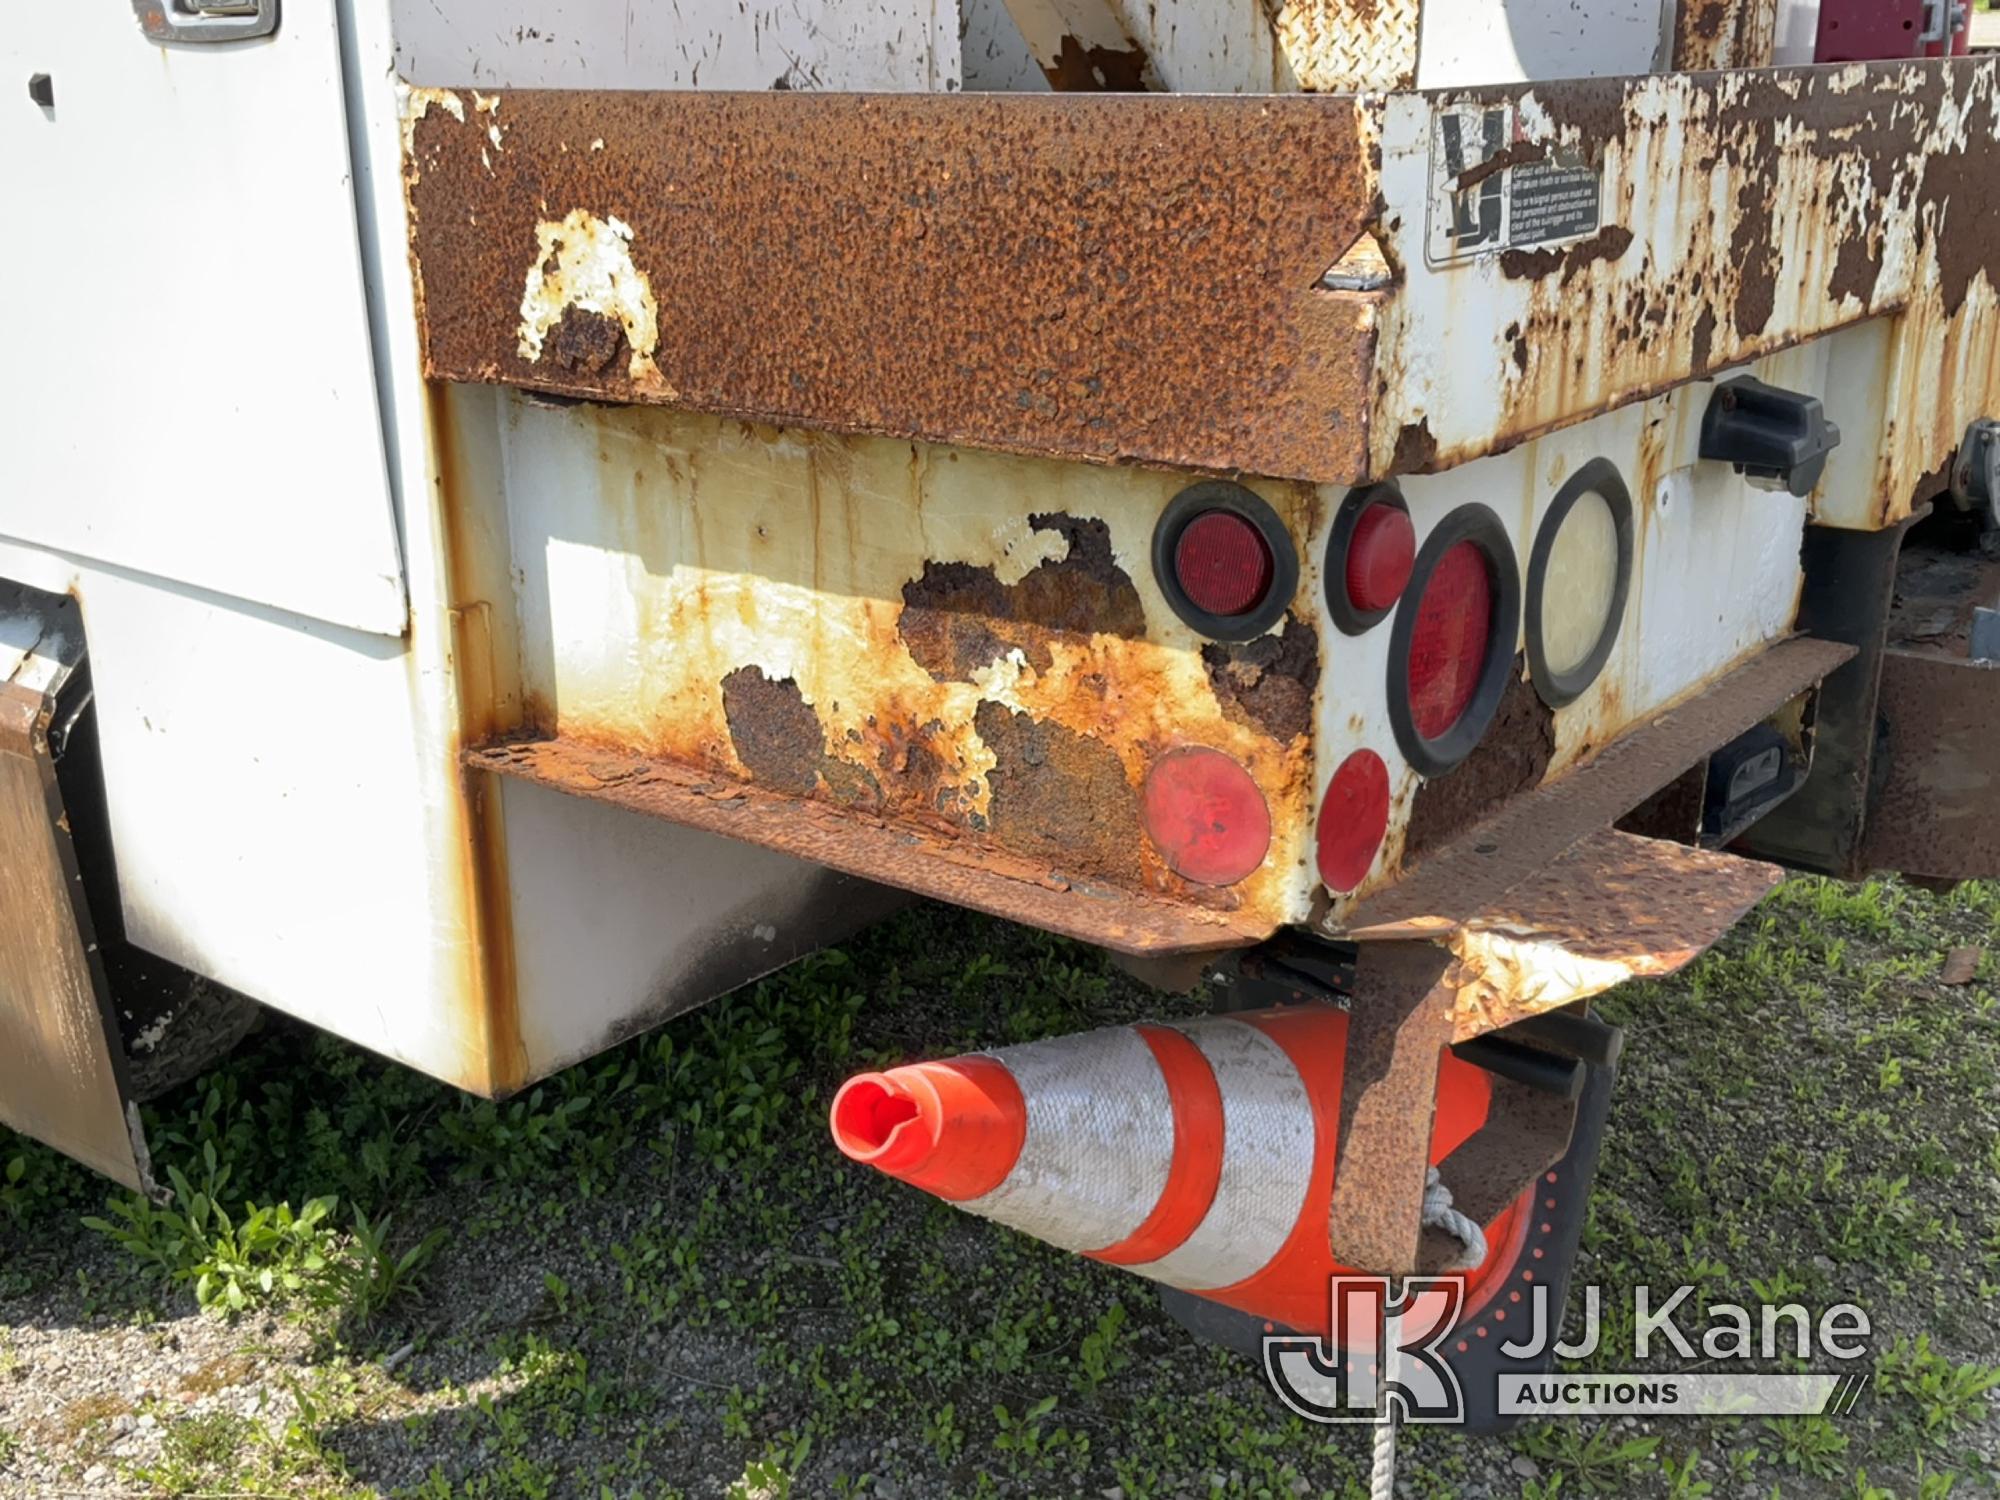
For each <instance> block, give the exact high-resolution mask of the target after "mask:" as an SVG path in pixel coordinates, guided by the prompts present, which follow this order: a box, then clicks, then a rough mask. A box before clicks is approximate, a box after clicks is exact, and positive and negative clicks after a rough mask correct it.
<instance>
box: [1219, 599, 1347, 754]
mask: <svg viewBox="0 0 2000 1500" xmlns="http://www.w3.org/2000/svg"><path fill="white" fill-rule="evenodd" d="M1201 661H1202V665H1203V666H1204V667H1206V668H1207V669H1208V682H1209V686H1210V687H1212V688H1214V689H1215V701H1216V702H1217V703H1219V704H1221V705H1222V711H1223V713H1224V714H1225V715H1227V716H1228V717H1229V718H1230V719H1233V720H1234V721H1235V722H1236V723H1238V724H1243V725H1246V726H1248V727H1249V728H1251V729H1256V730H1260V731H1262V732H1263V733H1265V734H1268V735H1270V736H1271V738H1272V739H1274V740H1276V741H1277V742H1278V743H1279V744H1281V745H1283V744H1288V743H1290V742H1291V741H1292V740H1294V739H1296V738H1298V737H1299V736H1300V735H1303V734H1307V733H1310V732H1311V730H1312V710H1313V687H1314V685H1315V684H1316V683H1317V682H1318V681H1319V635H1318V633H1317V632H1316V631H1314V629H1313V628H1312V626H1311V625H1309V624H1307V623H1306V622H1305V621H1304V620H1301V619H1300V618H1299V617H1298V616H1297V615H1288V616H1287V617H1286V619H1285V629H1284V633H1283V634H1282V635H1265V636H1259V637H1258V638H1257V639H1256V640H1254V641H1246V642H1244V643H1243V644H1242V645H1230V644H1227V643H1224V642H1221V641H1215V642H1211V643H1210V644H1208V645H1206V646H1203V647H1202V648H1201Z"/></svg>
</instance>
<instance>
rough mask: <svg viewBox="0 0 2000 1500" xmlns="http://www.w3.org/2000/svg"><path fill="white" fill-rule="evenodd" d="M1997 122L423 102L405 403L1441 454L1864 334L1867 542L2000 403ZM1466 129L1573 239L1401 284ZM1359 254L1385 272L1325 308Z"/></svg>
mask: <svg viewBox="0 0 2000 1500" xmlns="http://www.w3.org/2000/svg"><path fill="white" fill-rule="evenodd" d="M1997 94H2000V62H1996V61H1995V60H1992V59H1969V60H1958V61H1930V62H1907V63H1892V64H1878V65H1871V66H1866V67H1863V66H1856V67H1849V68H1841V69H1809V70H1789V71H1776V72H1754V71H1753V72H1742V73H1730V74H1724V75H1714V74H1675V75H1665V76H1651V77H1645V78H1632V79H1601V80H1600V79H1586V80H1572V81H1566V82H1556V83H1547V84H1539V85H1534V86H1532V87H1528V88H1523V87H1521V86H1518V85H1517V86H1513V87H1509V88H1505V89H1478V90H1468V91H1458V92H1451V93H1444V94H1434V95H1427V94H1392V95H1387V96H1358V97H1350V96H1317V97H1282V98H1281V97H1273V98H1264V99H1244V98H1221V97H1204V98H1192V97H1189V98H1177V97H1161V96H1124V97H1105V96H1095V97H1092V96H1071V97H1063V96H1051V97H1046V98H1026V97H1016V98H992V97H985V98H970V97H947V98H921V97H911V98H895V99H888V98H866V97H856V96H836V95H808V94H784V93H781V94H771V95H759V96H731V95H701V94H673V95H662V94H592V93H545V94H543V93H520V94H508V95H502V96H487V95H458V94H451V93H444V92H440V91H417V92H414V93H413V94H412V95H411V97H410V100H409V103H408V111H407V119H408V128H409V139H410V145H409V151H408V156H407V161H406V169H407V172H408V176H409V186H410V200H411V204H412V209H413V213H414V226H413V230H412V235H413V248H414V251H415V259H416V264H417V270H418V274H419V277H420V282H421V288H422V293H423V299H424V323H425V335H426V353H427V360H428V367H429V369H430V371H431V373H433V374H434V375H439V376H443V377H447V378H451V379H458V380H485V381H502V382H508V383H513V384H519V385H527V386H534V387H540V388H543V389H548V390H554V391H560V392H564V393H568V394H574V395H586V396H596V397H600V398H607V399H612V400H618V401H641V402H652V403H661V404H669V405H679V406H683V407H689V408H694V409H700V410H708V411H717V412H726V413H734V414H742V415H750V416H757V417H760V418H765V419H771V420H785V421H790V422H795V423H800V424H803V425H807V426H817V427H828V428H836V429H842V430H850V431H868V432H882V433H893V434H897V435H903V436H921V437H927V438H932V439H938V440H943V441H949V442H954V443H960V444H966V445H972V446H981V447H993V448H1002V449H1009V450H1014V451H1023V452H1034V453H1043V454H1051V455H1055V456H1060V457H1065V458H1075V459H1086V460H1094V461H1111V462H1115V461H1124V460H1134V461H1142V462H1147V463H1157V464H1164V465H1172V466H1179V467H1190V468H1208V469H1217V470H1241V471H1248V472H1255V473H1264V474H1270V475H1276V476H1283V477H1293V478H1305V479H1313V480H1318V481H1324V482H1349V481H1353V480H1358V479H1362V478H1367V477H1373V476H1377V475H1380V474H1383V473H1388V472H1407V471H1411V470H1432V469H1438V468H1445V467H1449V466H1451V465H1454V464H1458V463H1462V462H1464V461H1466V460H1467V459H1470V458H1472V457H1475V456H1478V455H1480V454H1483V453H1489V452H1493V451H1496V450H1499V449H1504V448H1507V447H1509V446H1511V445H1513V444H1515V443H1518V442H1520V441H1522V440H1523V439H1524V438H1527V437H1529V436H1531V435H1533V434H1536V433H1540V432H1543V431H1547V430H1549V429H1551V428H1554V427H1559V426H1562V425H1565V424H1568V423H1572V422H1576V421H1579V420H1581V419H1583V418H1585V417H1587V416H1590V415H1592V414H1593V413H1596V412H1599V411H1602V410H1604V409H1606V408H1609V407H1612V406H1616V405H1620V404H1623V403H1627V402H1631V401H1634V400H1637V399H1640V398H1642V397H1644V396H1647V395H1649V394H1652V393H1655V392H1658V391H1662V390H1665V389H1668V388H1671V387H1672V386H1674V385H1676V384H1679V383H1682V382H1684V381H1687V380H1689V379H1690V378H1694V377H1698V376H1701V375H1703V374H1706V373H1708V372H1710V371H1713V370H1716V369H1719V368H1722V367H1725V366H1728V365H1732V364H1736V363H1740V362H1742V361H1745V360H1748V359H1752V358H1756V357H1758V356H1760V355H1764V354H1767V353H1769V352H1771V351H1774V350H1779V349H1784V348H1788V347H1790V346H1792V345H1794V344H1797V343H1799V342H1801V341H1802V340H1806V339H1809V338H1812V337H1814V336H1816V335H1819V334H1822V333H1825V332H1827V331H1829V330H1833V329H1837V328H1842V327H1845V326H1847V325H1849V324H1853V323H1856V322H1858V321H1860V320H1863V319H1866V318H1870V317H1874V316H1879V315H1884V314H1890V315H1893V316H1894V319H1895V321H1894V324H1893V327H1892V333H1891V336H1890V337H1889V338H1888V339H1886V340H1884V341H1883V347H1882V350H1881V351H1880V357H1881V358H1882V359H1883V360H1884V361H1885V364H1884V366H1883V370H1882V372H1881V374H1882V377H1883V378H1882V380H1881V381H1878V382H1876V383H1877V384H1881V385H1883V387H1884V389H1886V390H1888V391H1889V392H1890V395H1889V398H1888V400H1889V405H1890V413H1889V414H1890V416H1891V417H1893V420H1885V421H1884V422H1883V423H1881V424H1879V426H1880V430H1881V434H1882V436H1881V438H1880V440H1879V441H1874V440H1872V438H1864V437H1861V436H1859V435H1858V434H1857V435H1855V436H1852V437H1850V444H1851V445H1855V444H1860V443H1867V444H1868V446H1867V449H1866V452H1865V454H1862V455H1861V456H1859V457H1855V456H1852V455H1851V456H1850V458H1849V460H1848V461H1847V466H1848V467H1849V468H1850V469H1852V471H1853V473H1854V476H1855V477H1854V478H1853V480H1852V481H1851V482H1847V483H1845V484H1844V485H1843V486H1842V488H1841V489H1840V492H1839V494H1838V495H1837V496H1836V495H1833V494H1831V492H1830V493H1829V496H1828V498H1827V499H1826V501H1825V502H1824V503H1823V505H1822V508H1821V511H1820V517H1821V519H1822V520H1825V521H1828V522H1831V523H1833V524H1838V525H1845V526H1857V527H1864V528H1865V527H1872V526H1877V525H1881V524H1886V523H1887V522H1889V521H1893V520H1894V519H1896V518H1897V517H1898V516H1900V515H1902V514H1906V513H1907V512H1908V508H1909V506H1910V504H1911V503H1912V497H1913V496H1914V495H1915V494H1916V492H1917V490H1918V488H1919V485H1920V482H1921V481H1922V479H1923V477H1924V476H1925V475H1926V474H1928V473H1930V472H1931V471H1932V470H1934V469H1937V468H1938V467H1939V465H1940V464H1941V462H1942V461H1943V459H1944V457H1945V455H1946V454H1948V453H1949V451H1950V449H1951V447H1952V446H1953V445H1954V444H1955V443H1956V442H1957V439H1958V435H1959V433H1960V432H1962V431H1963V428H1964V425H1965V422H1966V421H1967V420H1969V418H1970V416H1972V415H1977V414H1979V413H1980V412H1982V411H1984V410H1986V409H1989V408H1991V407H1992V406H1994V405H1995V404H1996V403H1997V402H2000V358H1996V357H1995V351H1996V348H2000V309H1996V302H1995V296H1994V289H1993V272H1992V271H1991V270H1990V269H1989V266H1990V263H1991V262H1992V261H1993V259H1994V257H1995V256H1996V254H2000V230H1996V228H1995V225H1994V223H1993V219H1992V215H1993V212H1994V210H1993V208H1992V195H1991V194H1990V193H1987V192H1985V191H1984V186H1983V185H1984V184H1986V183H1989V182H1990V181H1991V180H1992V178H1993V176H1994V174H1995V171H1996V164H2000V102H1996V95H1997ZM1482 109H1491V110H1496V111H1501V112H1503V113H1504V114H1505V116H1506V118H1507V120H1508V121H1509V122H1511V124H1510V128H1509V129H1508V131H1507V132H1506V134H1507V139H1508V140H1509V142H1510V144H1509V146H1508V147H1507V152H1506V155H1505V159H1504V160H1503V159H1502V158H1500V157H1495V158H1494V159H1493V162H1482V163H1480V164H1479V165H1478V166H1477V167H1474V168H1471V169H1469V173H1468V177H1469V174H1470V173H1473V172H1476V173H1484V174H1489V176H1491V179H1492V180H1494V181H1505V180H1508V179H1507V177H1506V174H1508V173H1510V172H1519V171H1523V170H1526V169H1529V168H1532V167H1535V166H1538V165H1540V164H1542V163H1545V162H1552V161H1559V162H1574V163H1576V164H1577V169H1578V170H1580V171H1585V172H1588V173H1590V174H1592V175H1594V177H1595V179H1596V183H1597V188H1598V195H1599V200H1600V203H1601V206H1602V207H1601V212H1602V224H1601V227H1600V228H1599V229H1598V231H1597V232H1596V233H1594V234H1590V235H1588V236H1586V237H1584V238H1580V239H1570V240H1565V241H1562V242H1560V243H1556V244H1554V245H1552V246H1549V247H1546V248H1538V247H1534V246H1523V245H1514V246H1512V247H1502V246H1500V245H1498V244H1496V245H1494V246H1493V247H1491V250H1490V252H1482V253H1480V254H1478V255H1474V256H1471V257H1470V258H1468V259H1466V260H1464V261H1463V262H1454V263H1452V264H1449V265H1442V264H1441V265H1432V264H1430V263H1429V262H1428V261H1427V259H1426V257H1427V253H1428V251H1427V244H1428V241H1427V234H1428V229H1427V226H1428V225H1429V223H1430V222H1431V215H1432V210H1433V207H1434V205H1433V203H1432V198H1433V196H1434V194H1433V176H1432V143H1433V134H1434V124H1435V121H1436V120H1437V119H1438V118H1439V115H1440V112H1447V111H1454V110H1474V111H1477V110H1482ZM1495 163H1498V165H1495ZM1487 180H1488V179H1487V177H1480V178H1479V179H1477V180H1467V179H1464V178H1462V179H1461V181H1460V184H1459V190H1460V191H1464V192H1471V191H1474V190H1476V189H1483V188H1484V186H1485V184H1486V181H1487ZM746 225H747V226H755V227H754V232H748V233H746V232H745V230H744V226H746ZM1370 228H1373V229H1375V230H1377V231H1378V232H1379V234H1378V237H1379V238H1380V240H1381V243H1382V245H1383V248H1384V250H1385V251H1386V252H1387V253H1388V256H1389V260H1390V262H1391V264H1392V265H1393V266H1395V267H1396V268H1397V270H1398V273H1399V275H1400V278H1401V279H1400V280H1399V281H1397V282H1396V283H1394V284H1393V285H1391V286H1390V287H1388V288H1386V289H1384V290H1382V291H1379V292H1373V293H1351V292H1349V293H1339V292H1327V291H1319V290H1314V288H1315V286H1316V285H1317V283H1318V281H1319V279H1320V277H1321V275H1322V274H1323V273H1324V272H1325V271H1326V269H1327V268H1328V267H1330V266H1331V265H1333V264H1334V263H1335V262H1336V261H1337V260H1338V259H1339V258H1340V257H1341V256H1342V255H1343V254H1344V253H1345V252H1346V250H1347V249H1348V247H1349V246H1350V245H1351V244H1352V243H1353V242H1354V240H1355V239H1356V238H1357V236H1358V235H1359V234H1360V233H1361V232H1362V231H1363V230H1364V229H1370ZM1836 415H1837V414H1836ZM1864 460H1865V461H1864Z"/></svg>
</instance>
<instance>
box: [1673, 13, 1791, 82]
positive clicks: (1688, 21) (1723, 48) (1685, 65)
mask: <svg viewBox="0 0 2000 1500" xmlns="http://www.w3.org/2000/svg"><path fill="white" fill-rule="evenodd" d="M1777 31H1778V0H1679V3H1678V5H1677V7H1676V9H1675V13H1674V30H1673V46H1672V51H1671V57H1672V62H1673V69H1674V71H1675V72H1677V73H1704V72H1709V71H1712V70H1714V69H1718V68H1766V67H1769V66H1770V65H1771V51H1772V47H1773V44H1774V43H1775V42H1776V41H1777Z"/></svg>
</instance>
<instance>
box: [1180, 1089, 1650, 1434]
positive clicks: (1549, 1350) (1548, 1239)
mask: <svg viewBox="0 0 2000 1500" xmlns="http://www.w3.org/2000/svg"><path fill="white" fill-rule="evenodd" d="M1615 1075H1616V1069H1615V1068H1614V1067H1610V1066H1603V1067H1592V1068H1590V1069H1589V1070H1588V1071H1587V1075H1586V1080H1585V1083H1584V1087H1583V1093H1582V1096H1581V1098H1580V1099H1579V1100H1578V1103H1577V1112H1576V1124H1575V1127H1574V1128H1573V1130H1572V1131H1571V1133H1570V1138H1569V1147H1568V1149H1567V1150H1566V1151H1565V1152H1564V1153H1563V1155H1562V1157H1561V1159H1560V1160H1558V1161H1557V1162H1556V1164H1555V1166H1553V1167H1552V1168H1550V1169H1549V1171H1548V1172H1547V1173H1545V1174H1543V1176H1542V1177H1541V1179H1540V1180H1538V1181H1537V1182H1536V1183H1534V1184H1533V1185H1531V1186H1530V1187H1529V1188H1528V1189H1527V1190H1526V1191H1525V1192H1523V1193H1522V1195H1521V1202H1522V1206H1523V1208H1524V1209H1532V1210H1533V1212H1532V1213H1528V1214H1526V1215H1525V1221H1526V1225H1527V1229H1526V1232H1525V1233H1524V1234H1522V1235H1521V1236H1519V1238H1518V1240H1517V1242H1516V1243H1515V1245H1514V1246H1513V1247H1512V1260H1511V1262H1510V1263H1509V1264H1508V1266H1507V1267H1506V1268H1505V1272H1504V1274H1502V1275H1498V1276H1494V1277H1491V1278H1489V1279H1488V1280H1487V1281H1486V1282H1485V1284H1484V1286H1482V1288H1481V1293H1480V1296H1481V1300H1480V1302H1479V1303H1478V1304H1476V1305H1475V1306H1474V1307H1472V1308H1470V1309H1469V1310H1468V1311H1467V1312H1466V1313H1465V1314H1464V1315H1463V1316H1462V1317H1461V1318H1460V1321H1459V1325H1458V1328H1457V1330H1456V1331H1455V1332H1454V1333H1453V1334H1452V1335H1451V1336H1450V1337H1448V1338H1446V1339H1445V1340H1444V1341H1443V1343H1442V1345H1441V1347H1440V1349H1439V1353H1440V1354H1441V1355H1442V1356H1443V1358H1444V1360H1445V1362H1446V1363H1447V1364H1448V1365H1450V1366H1451V1369H1452V1373H1453V1374H1454V1375H1456V1376H1457V1378H1458V1386H1459V1390H1460V1392H1461V1393H1462V1395H1463V1397H1464V1401H1465V1421H1464V1427H1465V1430H1467V1431H1470V1432H1482V1433H1491V1432H1504V1431H1506V1430H1508V1429H1509V1428H1511V1427H1513V1426H1515V1425H1516V1424H1517V1423H1519V1421H1520V1420H1521V1419H1520V1418H1519V1417H1516V1416H1506V1415H1502V1413H1501V1412H1500V1395H1501V1391H1502V1389H1503V1387H1504V1384H1505V1382H1507V1381H1509V1380H1516V1379H1521V1378H1525V1377H1532V1376H1536V1375H1541V1374H1545V1373H1547V1372H1548V1370H1549V1369H1550V1368H1551V1367H1552V1366H1553V1364H1554V1362H1555V1355H1554V1352H1553V1349H1554V1345H1555V1343H1556V1342H1557V1337H1556V1333H1557V1330H1558V1329H1559V1328H1560V1327H1561V1322H1562V1314H1563V1309H1564V1308H1565V1307H1566V1306H1567V1305H1568V1301H1569V1281H1570V1273H1571V1271H1572V1269H1573V1268H1574V1266H1575V1264H1576V1250H1577V1243H1578V1241H1579V1240H1580V1239H1581V1237H1582V1234H1583V1221H1584V1217H1585V1214H1586V1212H1587V1211H1588V1208H1589V1204H1590V1189H1591V1184H1592V1183H1593V1182H1594V1181H1595V1180H1596V1177H1597V1158H1598V1149H1599V1147H1600V1146H1601V1145H1602V1144H1603V1141H1604V1125H1605V1121H1606V1120H1607V1119H1608V1118H1609V1116H1610V1113H1611V1086H1612V1083H1613V1081H1614V1078H1615ZM1535 1285H1541V1286H1544V1287H1546V1288H1547V1289H1548V1290H1547V1292H1546V1293H1545V1294H1544V1296H1545V1305H1546V1307H1547V1310H1548V1324H1549V1336H1548V1337H1547V1338H1546V1339H1545V1340H1542V1341H1541V1342H1542V1344H1543V1346H1544V1347H1543V1348H1542V1349H1541V1350H1540V1351H1539V1352H1537V1353H1535V1354H1533V1355H1529V1356H1524V1357H1519V1358H1516V1357H1513V1356H1510V1355H1508V1354H1507V1353H1506V1352H1505V1346H1506V1345H1507V1344H1508V1342H1509V1341H1510V1339H1513V1338H1519V1337H1523V1336H1525V1335H1526V1334H1527V1333H1528V1332H1529V1329H1528V1327H1526V1326H1521V1325H1522V1324H1524V1323H1525V1322H1526V1320H1525V1319H1523V1318H1520V1317H1519V1316H1518V1315H1517V1318H1516V1320H1515V1321H1516V1327H1515V1328H1514V1329H1512V1330H1509V1329H1507V1328H1506V1327H1505V1325H1504V1324H1497V1323H1491V1322H1488V1321H1486V1319H1485V1314H1486V1313H1487V1312H1488V1311H1490V1310H1492V1309H1494V1308H1508V1309H1518V1308H1525V1307H1527V1306H1529V1299H1530V1297H1531V1296H1532V1295H1533V1292H1532V1288H1533V1287H1534V1286H1535ZM1517 1292H1518V1293H1520V1294H1521V1300H1520V1301H1519V1302H1515V1301H1513V1300H1512V1299H1513V1296H1514V1294H1515V1293H1517ZM1160 1302H1161V1305H1162V1306H1164V1307H1165V1308H1166V1310H1167V1312H1168V1313H1170V1314H1171V1315H1172V1316H1173V1317H1174V1319H1175V1320H1176V1321H1178V1322H1179V1323H1180V1324H1181V1325H1182V1326H1183V1327H1184V1328H1186V1329H1187V1330H1188V1331H1189V1332H1190V1333H1192V1334H1194V1335H1195V1336H1196V1337H1197V1338H1201V1339H1206V1340H1208V1341H1209V1342H1211V1343H1216V1344H1220V1345H1222V1346H1223V1347H1224V1348H1226V1349H1230V1350H1233V1351H1234V1352H1236V1353H1238V1354H1241V1355H1244V1356H1245V1357H1246V1358H1248V1359H1250V1360H1251V1361H1252V1362H1253V1363H1255V1364H1256V1366H1257V1367H1258V1369H1260V1370H1261V1369H1262V1368H1263V1366H1264V1338H1265V1336H1266V1335H1267V1334H1273V1333H1276V1334H1283V1333H1286V1332H1289V1330H1285V1329H1281V1328H1274V1327H1273V1326H1272V1325H1271V1324H1269V1323H1267V1322H1265V1321H1264V1320H1263V1319H1261V1318H1253V1317H1251V1316H1250V1315H1249V1314H1247V1313H1240V1312H1237V1311H1236V1310H1235V1309H1233V1308H1228V1307H1224V1306H1222V1304H1220V1303H1218V1302H1211V1301H1209V1300H1208V1299H1207V1298H1204V1297H1197V1296H1194V1295H1192V1294H1190V1293H1188V1292H1182V1291H1177V1290H1175V1289H1173V1288H1171V1287H1162V1288H1161V1289H1160ZM1347 1354H1348V1351H1346V1350H1342V1351H1340V1358H1341V1360H1342V1362H1345V1360H1346V1357H1347ZM1273 1399H1274V1400H1275V1399H1276V1397H1275V1396H1274V1397H1273Z"/></svg>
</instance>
